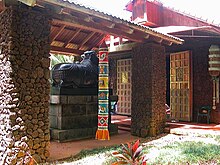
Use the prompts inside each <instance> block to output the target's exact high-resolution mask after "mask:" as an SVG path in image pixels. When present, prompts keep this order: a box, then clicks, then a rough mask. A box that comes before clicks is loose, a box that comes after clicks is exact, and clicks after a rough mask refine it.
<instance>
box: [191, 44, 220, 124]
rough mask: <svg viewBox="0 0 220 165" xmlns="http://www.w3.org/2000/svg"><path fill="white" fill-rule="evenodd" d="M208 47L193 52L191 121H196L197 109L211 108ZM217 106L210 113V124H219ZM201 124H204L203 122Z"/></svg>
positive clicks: (219, 113)
mask: <svg viewBox="0 0 220 165" xmlns="http://www.w3.org/2000/svg"><path fill="white" fill-rule="evenodd" d="M209 48H210V46H209V45H208V46H203V47H197V48H195V49H194V50H193V52H192V53H193V121H197V113H198V110H199V108H201V106H204V105H210V106H212V92H213V85H212V78H211V76H210V75H209V72H208V67H209V65H208V55H209ZM219 108H220V106H219V104H217V110H212V111H211V122H214V123H220V119H219V116H220V112H219ZM203 122H206V120H204V121H203Z"/></svg>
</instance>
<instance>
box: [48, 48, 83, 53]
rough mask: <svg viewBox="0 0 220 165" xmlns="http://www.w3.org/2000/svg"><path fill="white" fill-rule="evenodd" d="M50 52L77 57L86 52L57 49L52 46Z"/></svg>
mask: <svg viewBox="0 0 220 165" xmlns="http://www.w3.org/2000/svg"><path fill="white" fill-rule="evenodd" d="M50 50H51V52H56V53H58V52H59V53H63V54H75V55H81V54H83V52H84V51H82V50H77V49H69V48H64V47H56V46H51V47H50Z"/></svg>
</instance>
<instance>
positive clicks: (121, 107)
mask: <svg viewBox="0 0 220 165" xmlns="http://www.w3.org/2000/svg"><path fill="white" fill-rule="evenodd" d="M131 66H132V64H131V59H123V60H118V61H117V95H118V104H117V113H118V114H124V115H131V76H132V75H131Z"/></svg>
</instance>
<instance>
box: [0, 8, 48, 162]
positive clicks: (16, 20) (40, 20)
mask: <svg viewBox="0 0 220 165" xmlns="http://www.w3.org/2000/svg"><path fill="white" fill-rule="evenodd" d="M49 34H50V25H49V19H48V17H47V16H45V15H43V14H41V13H40V12H37V11H33V10H32V9H30V8H26V7H25V6H19V7H16V6H14V7H10V8H8V9H6V10H5V11H4V12H2V13H1V14H0V107H1V108H0V127H1V129H0V164H16V163H17V164H19V162H20V163H21V162H22V163H21V164H26V162H27V161H28V159H29V158H30V157H32V158H34V159H35V160H36V161H37V162H45V161H46V159H47V158H48V157H49V151H48V147H49V140H50V136H49V119H48V111H49V90H50V84H49V81H48V79H49V77H50V74H49V73H50V72H49V63H50V60H49V51H50V45H49ZM29 154H30V155H32V156H30V155H29ZM29 160H30V159H29Z"/></svg>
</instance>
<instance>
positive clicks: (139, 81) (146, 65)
mask: <svg viewBox="0 0 220 165" xmlns="http://www.w3.org/2000/svg"><path fill="white" fill-rule="evenodd" d="M165 103H166V56H165V50H164V47H162V46H160V45H156V44H143V45H140V46H137V47H135V48H134V49H133V59H132V112H131V134H132V135H136V136H139V137H146V136H155V135H158V134H160V133H162V132H163V131H164V127H165V120H166V118H165Z"/></svg>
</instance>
